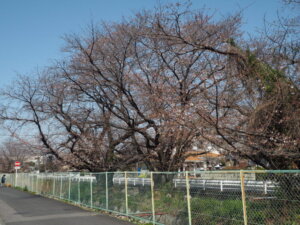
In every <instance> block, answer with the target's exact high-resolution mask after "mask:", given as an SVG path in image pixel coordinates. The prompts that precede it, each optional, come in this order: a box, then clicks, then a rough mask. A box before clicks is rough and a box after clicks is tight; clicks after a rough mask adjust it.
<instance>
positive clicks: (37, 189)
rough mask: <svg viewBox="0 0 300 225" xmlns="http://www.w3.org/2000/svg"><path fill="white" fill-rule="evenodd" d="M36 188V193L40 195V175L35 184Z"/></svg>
mask: <svg viewBox="0 0 300 225" xmlns="http://www.w3.org/2000/svg"><path fill="white" fill-rule="evenodd" d="M35 185H36V187H35V189H36V193H37V194H39V178H38V175H36V183H35Z"/></svg>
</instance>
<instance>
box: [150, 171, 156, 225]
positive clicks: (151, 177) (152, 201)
mask: <svg viewBox="0 0 300 225" xmlns="http://www.w3.org/2000/svg"><path fill="white" fill-rule="evenodd" d="M150 179H151V205H152V224H155V205H154V180H153V172H150Z"/></svg>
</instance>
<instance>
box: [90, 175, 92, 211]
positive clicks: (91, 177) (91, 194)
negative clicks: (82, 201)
mask: <svg viewBox="0 0 300 225" xmlns="http://www.w3.org/2000/svg"><path fill="white" fill-rule="evenodd" d="M90 177H91V181H90V191H91V208H93V180H92V174H90Z"/></svg>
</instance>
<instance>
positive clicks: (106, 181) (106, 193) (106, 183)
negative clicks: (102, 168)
mask: <svg viewBox="0 0 300 225" xmlns="http://www.w3.org/2000/svg"><path fill="white" fill-rule="evenodd" d="M105 195H106V201H105V204H106V209H108V180H107V172H105Z"/></svg>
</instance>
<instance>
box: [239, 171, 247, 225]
mask: <svg viewBox="0 0 300 225" xmlns="http://www.w3.org/2000/svg"><path fill="white" fill-rule="evenodd" d="M240 179H241V192H242V202H243V216H244V225H247V224H248V218H247V207H246V194H245V177H244V172H243V171H242V170H241V171H240Z"/></svg>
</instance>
